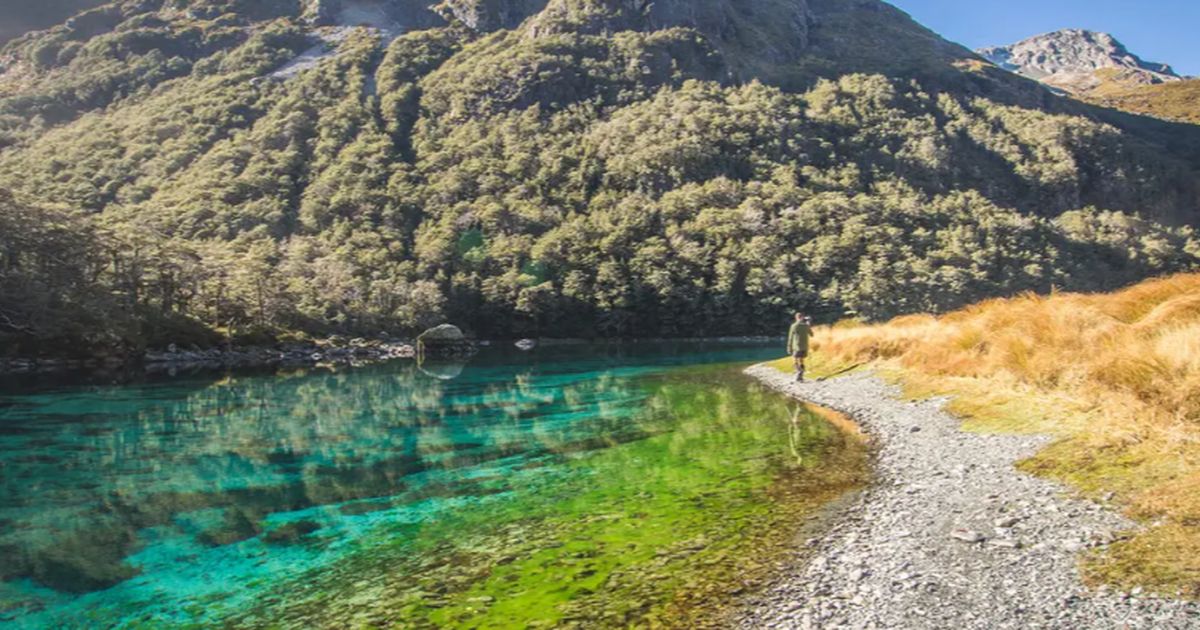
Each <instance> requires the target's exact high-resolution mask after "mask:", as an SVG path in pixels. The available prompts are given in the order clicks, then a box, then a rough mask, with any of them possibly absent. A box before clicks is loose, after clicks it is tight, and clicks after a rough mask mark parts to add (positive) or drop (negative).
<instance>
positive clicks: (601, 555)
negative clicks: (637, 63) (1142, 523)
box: [0, 347, 866, 628]
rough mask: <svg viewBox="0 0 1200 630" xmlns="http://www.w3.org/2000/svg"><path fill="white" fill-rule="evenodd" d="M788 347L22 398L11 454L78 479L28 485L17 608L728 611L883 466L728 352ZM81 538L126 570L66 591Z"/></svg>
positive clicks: (315, 617)
mask: <svg viewBox="0 0 1200 630" xmlns="http://www.w3.org/2000/svg"><path fill="white" fill-rule="evenodd" d="M770 354H771V349H769V348H765V347H751V348H746V347H742V348H726V349H720V350H715V351H714V350H708V351H705V352H700V351H697V350H693V349H684V350H682V351H681V350H678V349H676V350H671V351H664V350H663V349H661V348H641V349H636V350H629V349H622V350H616V351H614V350H612V349H589V348H572V349H547V350H543V351H539V354H537V355H535V356H532V357H531V356H525V355H521V356H512V355H504V354H495V355H492V356H488V355H485V356H483V357H481V358H479V359H478V360H477V361H476V362H474V363H473V364H472V365H470V366H468V367H467V368H466V369H465V370H464V371H463V373H462V375H460V376H459V377H458V378H457V379H455V380H451V381H442V380H434V379H428V378H425V377H423V376H422V375H420V374H419V373H418V372H416V371H415V370H414V369H413V368H412V366H410V365H408V364H395V365H391V366H376V367H373V368H367V369H360V370H344V371H325V370H312V371H301V372H296V373H290V374H284V375H267V376H251V377H246V376H241V377H238V376H235V377H233V378H230V379H224V380H221V381H217V382H215V383H213V382H208V381H206V382H204V383H202V384H200V385H198V386H190V385H189V386H187V387H180V386H179V384H174V383H168V384H167V385H164V386H157V385H156V386H142V387H140V388H137V387H125V388H117V389H116V390H115V391H114V390H106V391H102V392H99V393H96V392H81V391H68V392H61V391H60V392H47V393H42V394H39V395H36V396H34V395H16V396H10V397H9V402H12V403H13V405H11V406H10V407H9V409H19V410H20V411H19V412H12V413H10V414H9V416H8V417H7V419H5V418H0V420H5V421H6V422H8V423H9V424H8V426H9V428H13V429H18V428H19V429H21V430H20V431H10V432H9V433H8V434H7V435H8V437H5V438H4V439H5V440H6V442H5V443H4V444H3V446H4V449H3V455H4V457H6V458H7V459H8V460H9V461H16V460H17V459H18V457H17V455H16V453H17V452H19V451H20V450H21V449H20V444H18V443H24V444H25V445H26V446H29V445H34V446H33V447H31V448H26V449H25V451H29V450H33V451H36V453H37V454H38V456H39V457H41V458H43V459H45V460H46V461H43V462H41V463H30V462H25V460H24V459H22V460H21V462H24V463H21V462H18V463H17V464H15V466H17V467H19V468H13V469H12V470H14V471H18V472H20V473H21V474H22V476H23V477H25V478H39V479H46V480H49V481H47V482H46V483H50V482H51V481H52V482H53V484H55V485H56V487H55V491H54V493H53V496H52V497H50V496H46V495H45V494H44V493H43V494H33V493H29V492H25V491H24V490H23V489H22V487H20V486H9V487H7V488H6V492H8V493H9V496H7V497H6V501H5V505H4V512H5V514H3V515H0V516H3V517H5V518H8V519H9V522H10V523H12V524H13V525H14V528H13V529H10V530H9V532H8V533H7V534H5V535H4V536H5V540H0V543H4V544H8V545H11V546H13V547H15V548H18V549H20V551H21V553H22V556H21V557H22V558H24V560H23V562H25V564H23V565H21V566H16V567H15V568H14V570H13V571H10V572H9V573H11V575H7V576H6V577H5V578H4V579H5V580H6V581H4V582H3V583H2V584H0V600H3V601H2V602H0V603H3V606H2V607H0V623H3V622H4V621H9V622H10V623H12V624H13V625H14V627H38V626H39V624H41V625H46V624H55V623H56V624H60V625H62V624H65V625H72V624H80V623H84V624H91V625H106V626H115V627H141V626H144V627H160V626H162V625H172V626H188V625H214V624H217V625H222V624H224V625H234V626H239V627H293V628H309V627H376V626H379V627H386V626H393V627H406V628H407V627H464V628H465V627H514V626H516V627H522V626H529V627H533V626H538V625H548V626H555V625H558V626H571V625H586V626H590V627H595V626H625V625H629V624H650V625H671V626H688V627H696V626H704V625H717V624H719V620H720V619H721V612H722V607H723V606H724V605H725V604H727V603H729V602H730V601H732V600H733V599H734V598H735V597H736V596H737V595H738V594H739V593H741V592H743V591H746V590H752V589H754V588H755V587H756V584H758V583H759V581H760V580H761V579H762V578H763V577H765V576H766V574H767V573H768V572H769V570H770V568H771V567H772V566H773V565H774V563H775V562H776V561H777V560H778V557H779V554H780V553H781V552H782V551H783V550H785V549H787V548H788V547H790V546H791V545H792V544H794V542H795V540H794V539H795V535H796V532H797V530H798V528H799V525H800V523H802V522H803V519H804V517H805V516H806V515H808V514H810V513H811V512H812V510H813V509H814V508H815V507H817V506H819V505H821V504H823V503H824V502H826V501H827V500H829V499H831V498H832V497H835V496H837V495H838V494H840V493H842V492H844V491H845V490H846V489H848V488H852V487H854V486H855V485H857V484H858V483H860V482H861V480H862V479H863V477H864V475H865V470H866V454H865V447H864V446H863V444H862V442H861V440H860V438H859V437H858V436H856V435H853V434H852V433H847V432H844V431H843V430H841V429H839V428H837V427H835V426H834V425H833V424H831V423H829V422H827V421H825V420H823V419H822V418H821V417H819V415H817V414H814V413H812V412H811V411H810V410H808V409H806V408H804V407H801V406H799V405H797V404H796V403H794V402H791V401H789V400H788V399H786V398H785V397H783V396H781V395H778V394H776V393H773V392H770V391H767V390H765V389H764V388H762V387H761V386H759V385H757V384H756V383H754V382H752V381H751V380H750V379H748V378H746V377H744V376H742V375H741V374H740V373H739V370H738V364H737V363H730V362H743V364H744V362H746V361H751V360H757V359H761V358H766V357H767V356H770ZM75 412H85V413H86V414H87V417H88V420H87V421H86V422H79V423H78V424H73V423H71V422H70V421H69V419H70V417H71V413H75ZM50 413H53V414H54V415H55V422H56V423H57V424H55V428H54V429H53V431H52V432H50V431H42V425H40V424H38V422H39V421H41V422H44V419H45V418H47V417H49V416H48V414H50ZM13 436H16V437H13ZM34 440H36V443H35V442H34ZM22 441H24V442H22ZM84 447H86V448H84ZM26 459H27V458H26ZM89 468H90V469H92V470H90V472H88V473H87V474H83V475H75V473H69V474H68V473H61V472H56V470H62V469H66V470H70V471H76V470H80V471H85V472H87V471H88V469H89ZM52 475H56V476H53V477H52ZM44 487H45V486H44ZM14 493H15V496H14ZM50 515H53V516H54V517H55V519H54V521H53V522H49V519H48V517H49V516H50ZM101 534H103V535H102V536H101ZM64 535H69V536H70V537H71V538H70V540H72V541H74V542H72V546H71V548H72V549H73V550H74V551H73V553H74V554H75V556H76V557H74V558H72V559H70V560H71V562H74V563H75V564H76V565H78V566H81V567H85V568H87V569H88V570H89V571H93V572H95V573H96V574H97V575H101V576H105V577H107V576H112V577H111V578H109V581H108V582H106V583H100V582H96V583H94V584H93V583H87V584H84V585H83V586H84V588H81V589H77V591H76V592H65V591H55V590H53V584H54V583H55V582H54V580H53V579H52V578H53V577H54V576H48V575H45V574H44V572H43V573H38V571H40V570H43V569H44V567H45V566H47V565H46V564H45V563H44V562H42V559H44V558H46V557H49V556H48V555H47V554H49V553H50V551H49V550H52V549H54V547H55V545H56V544H60V542H61V541H62V540H63V538H62V537H63V536H64ZM114 536H117V537H119V539H120V540H122V541H123V545H122V546H121V547H120V548H112V547H110V548H108V549H107V550H106V551H103V553H101V551H102V550H101V549H99V546H100V544H101V543H103V541H104V540H108V539H111V538H113V537H114ZM89 541H92V542H94V543H96V544H95V545H90V544H89ZM91 547H97V549H95V551H96V553H90V552H89V548H91ZM25 567H28V568H29V570H26V569H25ZM21 571H24V573H23V574H22V573H20V572H21ZM122 571H124V572H126V574H125V575H122ZM82 591H87V592H82Z"/></svg>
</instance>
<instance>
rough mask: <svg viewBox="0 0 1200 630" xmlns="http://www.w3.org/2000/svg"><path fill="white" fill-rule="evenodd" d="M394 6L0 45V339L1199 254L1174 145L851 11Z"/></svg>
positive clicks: (705, 322) (453, 315)
mask: <svg viewBox="0 0 1200 630" xmlns="http://www.w3.org/2000/svg"><path fill="white" fill-rule="evenodd" d="M422 6H423V3H421V2H409V1H407V0H394V1H392V2H385V3H365V2H364V3H356V2H353V1H346V2H342V3H336V4H335V3H329V2H320V3H308V4H307V5H301V4H300V3H298V2H295V1H289V0H272V1H271V2H251V1H250V0H226V1H224V2H219V3H214V2H199V1H196V2H188V1H187V0H129V1H126V2H118V3H113V4H109V5H105V7H103V8H101V9H97V10H96V11H93V12H90V13H87V14H84V15H82V16H79V17H77V18H75V19H74V20H73V22H72V25H70V26H61V27H57V28H55V29H52V30H50V31H47V32H44V33H39V34H33V35H27V36H25V37H22V38H19V39H17V40H15V41H13V42H12V43H10V44H9V45H8V46H7V47H5V48H4V49H3V52H2V55H0V56H2V57H3V61H0V64H2V65H3V74H0V94H2V97H0V146H3V147H4V148H3V149H2V150H0V188H3V189H6V190H7V191H8V192H6V193H4V195H3V196H2V197H0V205H2V206H3V207H0V222H3V225H0V335H2V337H0V340H2V341H0V343H3V344H5V345H7V346H9V347H10V348H15V349H17V350H22V349H24V350H26V351H28V350H29V349H30V348H35V347H37V348H48V347H52V346H53V344H52V342H53V343H57V344H59V345H60V346H61V347H71V348H83V347H89V346H96V345H118V346H126V347H131V346H132V347H136V346H140V345H143V344H147V343H149V344H165V343H168V342H170V341H179V342H181V343H190V342H193V341H195V342H209V341H212V340H214V339H217V338H218V337H216V336H214V332H213V331H216V332H217V333H220V334H228V335H234V336H238V337H241V338H245V337H246V336H247V335H249V336H256V337H257V336H263V335H277V334H280V333H287V332H297V331H299V332H305V333H313V334H328V333H333V332H339V333H350V334H376V333H379V332H382V331H387V332H390V333H407V332H411V331H413V330H416V329H418V328H420V327H422V326H426V325H428V324H432V323H437V322H440V321H444V320H446V319H449V320H451V321H454V322H456V323H460V324H463V325H464V326H466V327H468V328H470V329H472V330H473V331H474V332H475V333H477V334H480V335H488V336H494V335H529V334H542V335H555V336H572V335H586V336H592V335H603V336H621V335H707V334H730V333H735V334H736V333H753V332H762V331H774V330H775V329H776V328H778V327H779V325H780V324H781V322H782V321H783V319H784V317H785V315H786V312H787V311H788V310H791V309H795V308H810V309H820V310H821V311H822V312H828V313H830V314H841V313H845V312H856V313H858V314H860V315H861V316H864V317H868V318H878V317H886V316H890V315H894V314H897V313H903V312H910V311H917V310H921V311H941V310H945V309H948V308H951V307H955V306H959V305H961V304H964V303H967V302H970V301H973V300H977V299H979V298H981V297H984V296H992V295H1000V294H1011V293H1015V292H1019V291H1025V290H1034V291H1047V290H1050V289H1051V288H1053V287H1063V288H1069V289H1075V290H1088V289H1101V288H1108V287H1113V286H1118V285H1121V284H1125V283H1128V282H1131V281H1134V280H1136V279H1140V278H1143V277H1146V276H1148V275H1153V274H1158V273H1162V272H1165V271H1173V270H1180V269H1190V268H1194V267H1195V266H1196V265H1197V261H1198V260H1200V244H1198V242H1197V239H1196V238H1195V236H1194V233H1193V230H1192V227H1191V226H1193V225H1195V224H1196V223H1197V221H1198V220H1200V202H1198V192H1197V191H1198V188H1197V164H1198V161H1197V159H1196V156H1197V155H1200V152H1198V151H1197V147H1198V146H1200V142H1198V141H1197V137H1198V134H1197V132H1198V131H1200V128H1197V127H1194V126H1191V125H1169V124H1168V123H1163V122H1160V121H1153V120H1149V119H1137V118H1133V117H1128V116H1117V115H1114V114H1112V113H1110V112H1105V111H1102V110H1087V109H1083V106H1082V105H1079V104H1076V103H1073V102H1070V101H1066V100H1065V99H1059V98H1057V97H1055V96H1053V95H1051V94H1049V93H1048V92H1046V91H1045V90H1044V89H1043V88H1041V87H1040V86H1037V85H1036V84H1034V83H1033V82H1031V81H1027V80H1025V79H1021V78H1018V77H1015V76H1012V75H1010V74H1008V73H1006V72H1003V71H1001V70H999V69H998V68H994V67H991V66H989V65H987V64H985V63H983V62H982V61H981V60H980V59H979V58H977V57H975V56H974V55H973V54H972V53H970V52H969V51H966V50H965V49H962V48H960V47H957V46H955V45H952V44H949V43H947V42H945V41H944V40H942V39H940V38H938V37H937V36H936V35H934V34H933V33H930V32H929V31H927V30H925V29H923V28H921V27H920V26H919V25H917V24H915V23H913V22H912V21H911V20H909V19H908V17H907V16H905V15H904V14H902V13H900V12H899V11H897V10H895V9H893V8H891V7H890V6H888V5H885V4H882V3H879V2H874V1H873V0H870V1H860V0H853V1H852V0H811V1H810V2H806V1H805V0H755V1H753V2H742V3H735V2H732V1H730V0H703V1H700V2H690V3H684V2H681V1H680V2H656V3H653V4H651V3H646V2H640V1H637V0H551V1H550V2H549V3H548V5H547V4H546V3H545V2H537V1H534V0H527V1H522V2H518V1H512V2H502V1H499V0H457V1H453V2H450V1H448V2H445V3H443V4H441V5H439V6H438V7H436V11H433V10H426V9H423V8H421V7H422ZM360 23H366V24H369V25H371V26H369V27H355V26H356V25H357V24H360ZM401 24H403V25H407V26H408V27H409V29H410V30H407V31H405V32H403V33H402V34H399V35H398V36H395V35H397V34H398V33H400V32H401V31H402V30H403V29H401V28H399V26H398V25H401ZM393 36H395V37H394V38H393Z"/></svg>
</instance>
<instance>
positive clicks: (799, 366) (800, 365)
mask: <svg viewBox="0 0 1200 630" xmlns="http://www.w3.org/2000/svg"><path fill="white" fill-rule="evenodd" d="M792 358H793V359H795V361H796V374H797V375H799V376H800V378H804V360H805V359H807V358H808V352H806V351H804V352H797V353H796V354H793V355H792Z"/></svg>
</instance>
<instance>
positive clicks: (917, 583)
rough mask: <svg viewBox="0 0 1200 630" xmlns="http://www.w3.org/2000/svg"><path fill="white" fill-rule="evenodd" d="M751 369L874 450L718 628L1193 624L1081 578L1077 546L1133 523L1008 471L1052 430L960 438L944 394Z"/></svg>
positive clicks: (1181, 607)
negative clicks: (835, 419)
mask: <svg viewBox="0 0 1200 630" xmlns="http://www.w3.org/2000/svg"><path fill="white" fill-rule="evenodd" d="M747 373H749V374H750V375H751V376H754V377H756V378H758V379H759V380H761V381H763V382H765V383H766V384H768V385H769V386H771V387H773V388H775V389H778V390H780V391H783V392H785V393H788V394H790V395H792V396H794V397H797V398H800V399H803V400H807V401H811V402H813V403H816V404H819V405H823V406H826V407H829V408H831V409H835V410H837V411H841V412H843V413H845V414H846V415H848V416H850V417H851V418H853V419H854V420H855V421H856V422H858V424H859V425H860V426H861V427H862V428H863V429H864V431H865V432H866V433H867V434H868V435H869V436H870V439H871V441H872V443H873V444H874V445H875V447H876V449H877V452H876V468H875V474H876V482H875V483H874V484H872V485H871V486H870V487H869V488H867V489H866V490H864V491H862V492H860V493H859V494H858V495H857V496H855V497H852V498H850V499H848V500H847V501H845V503H844V504H843V505H842V506H841V507H838V508H836V512H835V514H834V515H833V516H832V519H831V520H830V522H831V523H832V525H831V526H829V527H828V528H827V530H826V531H825V533H824V534H823V535H820V536H817V537H816V538H812V533H811V532H810V533H808V534H807V535H806V537H805V538H798V539H797V547H800V546H804V547H805V548H807V551H806V552H805V553H804V554H800V555H797V556H796V557H795V558H794V559H792V558H789V560H788V564H787V565H786V567H785V568H784V569H783V570H781V571H780V574H779V575H778V576H777V577H776V578H775V579H774V580H773V581H772V582H771V583H770V584H769V585H768V586H767V587H766V588H765V590H763V591H761V592H759V593H757V594H755V595H753V596H747V597H746V598H745V600H744V606H743V608H742V609H740V610H738V611H737V612H735V613H734V615H733V617H732V619H730V622H729V623H728V624H726V625H728V626H730V627H737V628H755V629H757V628H769V629H774V628H788V629H792V628H953V629H954V630H975V629H979V630H984V629H987V630H992V629H1014V630H1015V629H1018V628H1021V629H1023V628H1072V629H1079V630H1091V629H1097V630H1098V629H1108V628H1118V627H1125V628H1164V629H1167V630H1173V629H1181V630H1182V629H1185V628H1193V629H1194V628H1200V605H1197V604H1196V603H1195V602H1188V601H1182V600H1172V599H1168V598H1158V597H1155V598H1151V597H1144V596H1142V594H1143V591H1142V590H1141V589H1134V590H1133V591H1132V592H1130V593H1128V594H1127V595H1129V597H1123V596H1122V595H1123V594H1122V593H1119V592H1116V591H1114V590H1112V589H1108V588H1097V589H1094V590H1089V589H1088V588H1087V587H1086V586H1084V584H1083V582H1082V580H1081V577H1080V574H1079V568H1078V566H1079V565H1078V557H1079V552H1081V551H1084V550H1086V549H1087V548H1088V547H1089V546H1092V545H1095V546H1102V545H1104V544H1106V541H1107V542H1111V541H1113V540H1117V539H1119V538H1120V537H1122V532H1128V531H1131V530H1134V529H1136V528H1137V525H1136V524H1135V523H1133V522H1131V521H1129V520H1127V519H1125V518H1124V517H1122V516H1121V515H1119V514H1117V513H1115V512H1113V511H1111V510H1109V509H1107V508H1106V507H1104V506H1102V505H1100V504H1098V503H1092V502H1091V501H1088V500H1086V499H1083V498H1079V497H1078V496H1074V495H1073V493H1070V492H1069V491H1068V490H1067V489H1066V488H1064V487H1063V486H1061V485H1059V484H1057V483H1056V482H1053V481H1051V480H1047V479H1041V478H1037V477H1032V476H1030V475H1027V474H1025V473H1022V472H1020V471H1018V470H1017V469H1016V468H1015V466H1014V464H1015V463H1016V462H1018V461H1020V460H1022V459H1025V458H1028V457H1030V456H1032V455H1033V454H1035V453H1036V452H1037V451H1038V450H1039V449H1041V448H1043V447H1044V446H1045V445H1047V444H1048V443H1049V442H1048V438H1046V437H1042V436H1029V435H983V434H976V433H965V432H963V431H961V430H960V428H959V422H958V420H956V419H955V418H954V417H953V416H952V415H950V414H949V413H947V412H946V411H944V409H943V405H944V404H945V402H946V401H945V400H944V399H939V400H929V401H918V402H911V401H905V400H903V399H902V398H901V394H900V392H899V390H898V388H896V387H894V386H891V385H888V384H887V383H885V382H883V381H882V380H881V379H880V378H878V377H877V376H875V375H873V374H870V373H858V374H853V375H850V376H847V377H843V378H838V379H833V380H829V381H816V382H808V383H795V382H794V381H792V380H791V379H790V378H788V376H787V375H785V374H783V373H781V372H779V371H777V370H775V369H773V368H770V367H766V366H756V367H753V368H750V369H749V370H747ZM918 429H919V430H918ZM1105 498H1106V500H1109V501H1110V500H1111V497H1105ZM993 530H997V531H996V534H995V536H993V537H990V539H989V537H988V536H986V535H985V534H984V533H982V532H985V531H993ZM1017 532H1020V535H1019V536H1018V535H1017ZM798 535H799V534H798ZM1022 539H1024V540H1022ZM985 541H986V544H979V543H983V542H985ZM1085 541H1090V544H1089V542H1085ZM964 542H965V543H969V544H964ZM1017 550H1019V551H1017ZM834 593H836V594H838V595H839V596H841V599H835V598H834V597H832V596H831V594H834Z"/></svg>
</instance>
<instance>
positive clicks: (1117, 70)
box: [978, 29, 1181, 94]
mask: <svg viewBox="0 0 1200 630" xmlns="http://www.w3.org/2000/svg"><path fill="white" fill-rule="evenodd" d="M978 52H979V54H980V55H982V56H983V57H984V58H986V59H988V60H989V61H991V62H993V63H995V64H996V65H998V66H1000V67H1001V68H1004V69H1006V70H1010V71H1012V72H1017V73H1020V74H1022V75H1024V76H1027V77H1029V78H1031V79H1034V80H1037V81H1041V82H1042V83H1045V84H1046V85H1049V86H1052V87H1055V88H1058V89H1061V90H1063V91H1065V92H1069V93H1072V94H1087V93H1089V92H1092V91H1094V90H1096V89H1098V88H1100V87H1101V86H1106V85H1110V84H1114V83H1116V84H1122V85H1156V84H1160V83H1168V82H1173V81H1179V80H1180V79H1181V77H1180V76H1179V75H1177V74H1175V71H1174V70H1172V69H1171V66H1169V65H1166V64H1162V63H1153V62H1148V61H1144V60H1142V58H1140V57H1138V56H1137V55H1135V54H1133V53H1131V52H1129V50H1128V49H1127V48H1125V45H1124V44H1122V43H1121V42H1119V41H1117V39H1116V38H1115V37H1113V36H1112V35H1109V34H1108V33H1097V32H1094V31H1086V30H1080V29H1065V30H1061V31H1055V32H1053V33H1046V34H1045V35H1038V36H1036V37H1030V38H1029V39H1026V40H1023V41H1020V42H1017V43H1016V44H1013V45H1011V46H998V47H993V48H984V49H981V50H979V51H978Z"/></svg>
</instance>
